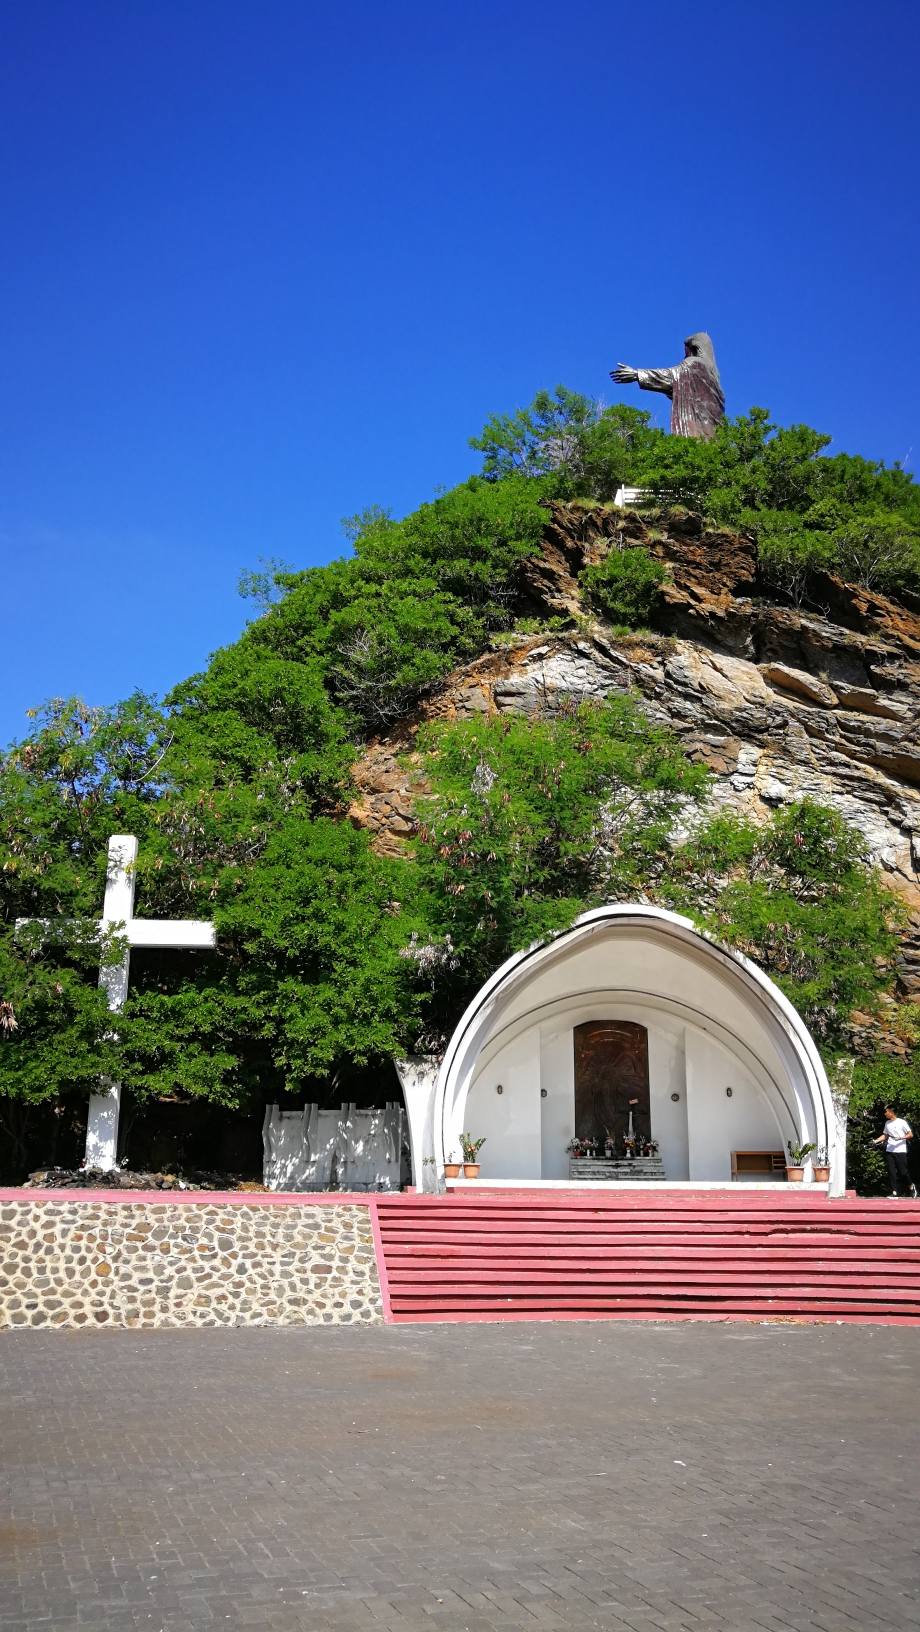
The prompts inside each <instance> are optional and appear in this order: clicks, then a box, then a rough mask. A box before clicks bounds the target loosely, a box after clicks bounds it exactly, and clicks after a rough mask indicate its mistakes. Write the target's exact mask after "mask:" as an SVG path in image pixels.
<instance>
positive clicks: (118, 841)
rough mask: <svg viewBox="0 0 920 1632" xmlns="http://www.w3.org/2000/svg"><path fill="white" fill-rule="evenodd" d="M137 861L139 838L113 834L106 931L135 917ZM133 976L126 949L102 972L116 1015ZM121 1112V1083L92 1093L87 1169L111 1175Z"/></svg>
mask: <svg viewBox="0 0 920 1632" xmlns="http://www.w3.org/2000/svg"><path fill="white" fill-rule="evenodd" d="M136 861H137V839H136V838H135V837H134V836H133V834H130V833H113V834H112V837H111V838H110V839H109V854H108V863H107V867H106V880H105V902H104V905H103V908H102V925H101V928H102V929H103V931H105V930H106V929H110V928H112V927H113V926H118V925H127V924H129V923H130V922H131V920H132V918H133V917H134V863H135V862H136ZM130 973H131V953H130V950H128V949H126V950H125V955H124V957H123V958H122V960H121V962H120V963H114V964H109V966H108V967H107V968H102V969H100V971H99V984H100V986H101V987H102V988H103V989H104V991H105V994H106V997H107V999H108V1005H109V1008H110V1009H111V1010H112V1011H113V1013H114V1012H117V1011H118V1010H119V1009H121V1008H123V1007H124V1002H125V998H126V997H127V995H128V977H129V975H130ZM120 1109H121V1083H120V1082H111V1083H109V1084H108V1092H107V1093H103V1094H91V1095H90V1101H89V1115H88V1116H87V1120H86V1156H85V1165H86V1166H87V1167H101V1168H102V1170H103V1171H104V1172H106V1173H108V1172H109V1171H110V1170H111V1169H112V1168H113V1167H114V1166H115V1163H116V1161H117V1160H118V1113H119V1111H120Z"/></svg>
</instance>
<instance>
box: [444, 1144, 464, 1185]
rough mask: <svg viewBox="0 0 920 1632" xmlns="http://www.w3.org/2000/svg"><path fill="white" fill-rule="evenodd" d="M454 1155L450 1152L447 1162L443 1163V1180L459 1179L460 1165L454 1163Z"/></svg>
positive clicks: (454, 1153)
mask: <svg viewBox="0 0 920 1632" xmlns="http://www.w3.org/2000/svg"><path fill="white" fill-rule="evenodd" d="M455 1155H456V1152H455V1151H453V1150H452V1151H451V1153H450V1156H449V1157H448V1158H447V1160H446V1161H445V1163H444V1177H445V1179H456V1178H458V1177H459V1174H460V1163H459V1162H456V1161H454V1156H455Z"/></svg>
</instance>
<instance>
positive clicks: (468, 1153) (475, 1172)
mask: <svg viewBox="0 0 920 1632" xmlns="http://www.w3.org/2000/svg"><path fill="white" fill-rule="evenodd" d="M460 1144H461V1146H462V1147H463V1177H464V1178H465V1179H478V1178H479V1163H478V1162H477V1160H476V1157H477V1156H478V1155H479V1152H480V1151H481V1149H482V1147H483V1145H484V1144H485V1139H484V1138H483V1139H472V1138H471V1137H470V1135H469V1134H468V1133H461V1135H460Z"/></svg>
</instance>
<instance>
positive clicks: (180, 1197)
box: [0, 1188, 372, 1207]
mask: <svg viewBox="0 0 920 1632" xmlns="http://www.w3.org/2000/svg"><path fill="white" fill-rule="evenodd" d="M371 1200H372V1197H371V1195H370V1194H369V1193H368V1192H367V1191H361V1192H358V1191H350V1190H318V1191H315V1192H310V1193H309V1194H307V1193H304V1192H295V1191H290V1190H287V1191H279V1190H25V1189H21V1188H20V1189H18V1190H0V1203H2V1202H6V1201H101V1202H106V1203H114V1204H115V1205H119V1204H124V1203H127V1204H128V1205H129V1206H134V1205H136V1204H138V1203H140V1202H144V1203H145V1204H147V1203H150V1202H153V1203H154V1205H156V1203H158V1202H159V1203H160V1205H161V1206H164V1207H166V1206H170V1205H172V1204H174V1203H175V1202H181V1203H182V1205H183V1206H185V1205H187V1204H188V1203H189V1202H191V1203H192V1205H193V1206H198V1207H207V1206H214V1205H215V1204H219V1205H220V1206H221V1207H226V1206H231V1207H248V1206H250V1205H252V1203H255V1205H256V1206H257V1207H303V1206H305V1205H306V1206H308V1207H309V1206H314V1207H339V1206H341V1205H342V1204H343V1203H348V1204H349V1205H354V1204H355V1203H357V1204H358V1205H359V1206H361V1207H369V1206H370V1204H371Z"/></svg>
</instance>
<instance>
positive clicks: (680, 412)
mask: <svg viewBox="0 0 920 1632" xmlns="http://www.w3.org/2000/svg"><path fill="white" fill-rule="evenodd" d="M638 373H639V384H640V386H641V387H642V390H643V391H663V392H664V394H665V396H666V397H670V398H671V435H672V436H696V437H701V438H702V440H703V441H704V442H708V441H709V440H710V438H711V437H713V436H715V434H716V430H717V429H718V426H719V422H720V421H721V420H722V419H723V418H724V416H725V397H724V395H723V392H722V387H721V386H720V384H719V381H718V377H716V378H713V375H712V374H711V372H710V370H709V369H708V368H707V366H706V363H705V362H704V360H703V358H702V357H685V358H684V360H683V362H682V363H678V364H677V367H676V368H640V369H639V371H638Z"/></svg>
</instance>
